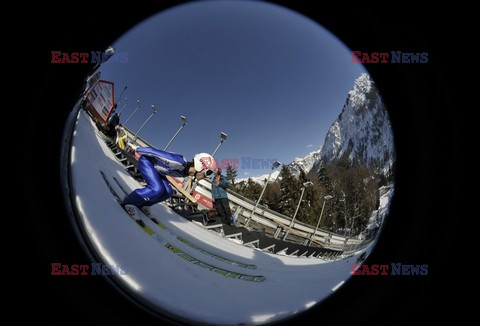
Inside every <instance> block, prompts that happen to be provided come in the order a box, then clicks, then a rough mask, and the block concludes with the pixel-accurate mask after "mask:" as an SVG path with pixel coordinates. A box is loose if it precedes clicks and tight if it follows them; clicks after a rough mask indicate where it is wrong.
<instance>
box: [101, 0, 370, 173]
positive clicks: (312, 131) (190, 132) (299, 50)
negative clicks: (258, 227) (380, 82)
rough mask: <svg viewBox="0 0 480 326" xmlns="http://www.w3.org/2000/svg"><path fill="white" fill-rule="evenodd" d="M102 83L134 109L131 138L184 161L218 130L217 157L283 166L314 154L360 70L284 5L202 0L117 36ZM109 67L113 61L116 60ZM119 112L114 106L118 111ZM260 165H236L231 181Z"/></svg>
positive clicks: (211, 143) (208, 144)
mask: <svg viewBox="0 0 480 326" xmlns="http://www.w3.org/2000/svg"><path fill="white" fill-rule="evenodd" d="M113 47H114V48H115V50H116V54H115V56H117V57H118V59H120V58H121V57H122V56H123V57H124V58H126V59H127V60H126V62H124V63H121V62H118V61H120V60H113V58H112V59H110V60H112V62H108V63H106V64H103V66H102V68H101V71H102V76H101V78H102V79H104V80H109V81H112V82H114V83H115V92H116V96H118V95H120V92H121V91H122V90H123V89H124V87H125V86H127V87H128V88H127V90H126V92H125V93H124V95H123V96H122V98H125V97H127V98H128V100H129V103H130V104H129V105H128V106H127V107H126V109H125V110H124V112H123V113H122V118H123V119H124V120H125V119H126V118H127V117H128V116H129V115H130V113H131V112H133V109H134V106H135V102H136V100H137V99H139V100H140V101H141V103H142V107H141V109H140V110H139V111H138V112H137V113H136V114H135V115H134V116H133V117H132V119H131V120H130V121H129V122H128V124H127V127H129V128H130V129H131V130H133V131H136V130H137V129H138V128H139V127H140V126H141V125H142V123H143V121H144V120H145V119H146V118H147V117H148V116H149V115H150V112H151V111H150V106H151V105H152V104H154V105H155V106H156V107H157V109H158V112H157V114H156V115H155V116H154V117H153V118H152V119H151V120H150V121H149V123H148V124H147V125H146V126H145V127H144V128H143V129H142V131H141V132H140V136H141V137H142V138H144V139H146V140H147V141H148V142H150V143H152V144H153V145H155V146H156V147H158V148H160V149H163V147H164V146H165V145H166V144H167V142H168V141H169V139H170V138H171V137H172V135H173V134H174V132H175V131H176V130H177V129H178V127H179V126H180V124H181V121H180V115H184V116H186V117H187V119H188V124H187V126H186V127H185V128H183V130H182V131H181V132H180V134H179V135H178V136H177V138H176V139H175V141H174V142H173V143H172V145H171V146H170V147H169V150H171V151H173V152H177V153H180V154H183V155H185V157H186V159H187V160H191V158H192V157H193V155H194V154H195V153H199V152H210V153H211V152H213V150H214V149H215V148H216V146H217V145H218V143H219V135H220V132H221V131H223V132H225V133H227V134H228V140H227V141H226V142H225V143H224V144H223V145H222V147H221V148H220V149H219V151H218V152H217V154H216V156H215V157H216V158H218V159H224V158H228V159H231V158H237V159H239V162H240V168H241V167H242V164H241V162H242V158H247V157H251V158H252V159H263V160H268V159H278V160H279V161H280V162H282V163H285V164H288V163H290V162H291V161H292V160H293V159H294V158H295V157H302V156H305V155H306V154H308V153H309V152H311V151H313V150H316V149H318V148H319V147H320V146H321V145H322V144H323V141H324V138H325V135H326V133H327V131H328V128H329V127H330V126H331V124H332V122H333V121H334V120H335V119H336V117H337V116H338V114H339V113H340V111H341V109H342V106H343V104H344V102H345V99H346V95H347V92H348V91H349V90H350V89H351V88H352V87H353V82H354V80H355V78H357V77H358V76H360V74H361V73H362V72H366V70H365V68H364V67H363V66H362V65H361V64H358V63H351V52H350V50H349V49H348V48H347V47H345V46H344V45H343V44H342V43H341V42H340V41H339V40H338V39H337V38H336V37H334V36H333V35H332V34H331V33H330V32H328V31H327V30H325V29H324V28H323V27H321V26H320V25H318V24H317V23H315V22H313V21H311V20H309V19H308V18H306V17H304V16H301V15H300V14H297V13H295V12H293V11H291V10H289V9H286V8H283V7H280V6H277V5H272V4H269V3H264V2H258V1H201V2H194V3H189V4H184V5H181V6H177V7H174V8H171V9H169V10H166V11H163V12H161V13H159V14H157V15H154V16H152V17H150V18H149V19H147V20H145V21H144V22H142V23H140V24H139V25H137V26H135V27H134V28H132V29H131V30H130V31H129V32H127V33H126V34H125V35H123V36H122V37H120V38H119V39H118V40H117V41H116V42H115V43H114V44H113ZM115 61H117V62H115ZM122 106H123V103H120V105H119V109H120V108H121V107H122ZM267 172H268V170H265V169H239V176H238V177H246V176H258V175H261V174H265V173H267Z"/></svg>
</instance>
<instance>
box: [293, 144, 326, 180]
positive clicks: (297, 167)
mask: <svg viewBox="0 0 480 326" xmlns="http://www.w3.org/2000/svg"><path fill="white" fill-rule="evenodd" d="M321 150H322V148H321V147H320V148H319V149H317V150H316V151H313V152H311V153H309V154H308V155H306V156H305V157H302V158H300V157H297V158H295V159H294V160H293V162H292V163H290V164H289V168H290V171H291V172H292V174H293V175H294V176H297V177H298V176H299V175H300V171H301V170H303V172H305V173H308V172H310V170H311V169H312V168H313V166H314V165H315V163H316V162H318V161H319V160H320V153H321Z"/></svg>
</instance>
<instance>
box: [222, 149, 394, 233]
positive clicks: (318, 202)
mask: <svg viewBox="0 0 480 326" xmlns="http://www.w3.org/2000/svg"><path fill="white" fill-rule="evenodd" d="M237 174H238V173H237V171H236V170H235V169H233V168H232V167H231V166H229V167H228V168H227V171H226V177H227V178H228V179H229V180H230V181H231V182H232V187H231V190H232V191H234V192H236V193H238V194H240V195H242V196H244V197H246V198H249V199H251V200H253V201H256V200H258V198H259V197H260V194H261V192H262V189H263V185H260V184H258V183H257V182H255V181H253V180H252V179H250V178H249V179H248V180H244V181H241V182H235V179H236V177H237ZM264 181H266V180H264ZM308 181H310V182H311V185H310V186H304V184H305V183H307V182H308ZM390 181H391V180H390V178H389V177H388V176H387V177H386V176H384V175H383V174H381V173H380V172H378V169H377V168H376V167H375V166H366V165H364V164H361V163H360V162H358V161H353V162H352V161H350V160H349V159H348V158H347V157H343V158H341V159H338V160H336V161H333V162H330V163H322V164H321V165H320V167H319V169H318V171H316V172H314V171H313V170H312V171H310V172H309V173H308V174H306V173H305V172H304V171H302V170H300V174H299V175H298V177H297V176H295V175H293V174H292V172H291V170H290V168H289V167H288V166H286V165H284V166H283V167H282V170H281V172H280V175H279V178H277V180H276V181H272V180H270V183H269V184H268V185H267V187H266V189H265V193H264V195H263V197H262V199H261V201H260V204H261V205H264V206H267V207H268V208H270V209H272V210H274V211H276V212H279V213H281V214H284V215H287V216H290V217H293V215H294V214H295V211H296V209H297V206H298V203H299V201H300V196H301V193H302V188H304V193H303V197H302V203H301V204H300V206H299V208H298V212H297V215H296V217H295V220H297V221H301V222H304V223H306V224H309V225H312V226H315V225H316V224H317V222H318V220H319V218H320V215H322V218H321V222H320V226H319V227H320V228H321V229H324V230H329V231H331V232H335V233H337V234H344V235H347V236H350V237H352V236H356V235H358V234H360V233H361V232H362V231H363V230H364V229H365V227H366V226H367V224H368V220H369V218H370V216H371V214H372V212H373V211H375V210H376V209H378V206H379V200H380V194H379V188H380V187H381V186H382V185H385V184H387V183H388V182H390ZM324 203H325V205H324ZM322 207H323V208H324V209H323V214H322Z"/></svg>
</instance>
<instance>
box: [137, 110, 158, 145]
mask: <svg viewBox="0 0 480 326" xmlns="http://www.w3.org/2000/svg"><path fill="white" fill-rule="evenodd" d="M155 113H157V109H156V108H155V106H154V105H152V114H150V116H149V117H148V119H147V120H145V122H144V123H143V125H142V126H141V127H140V129H138V131H137V132H136V133H135V136H134V137H133V141H135V140H137V135H138V133H139V132H140V130H142V128H143V126H145V125H146V124H147V122H148V120H150V118H151V117H153V115H154V114H155Z"/></svg>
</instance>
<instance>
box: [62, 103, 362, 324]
mask: <svg viewBox="0 0 480 326" xmlns="http://www.w3.org/2000/svg"><path fill="white" fill-rule="evenodd" d="M75 128H76V129H75V133H74V136H73V139H72V151H71V157H70V160H71V165H70V172H71V181H72V182H71V183H72V196H73V197H72V198H74V202H75V205H76V211H77V212H78V222H79V225H80V227H81V228H82V229H83V231H84V234H85V240H87V242H88V243H89V244H90V245H91V248H93V250H94V251H95V252H96V256H97V257H99V259H100V260H101V261H99V262H102V263H105V264H110V265H120V266H122V269H125V270H126V271H127V275H114V276H113V277H114V278H115V279H116V281H118V283H119V284H120V285H121V286H122V287H123V288H124V289H126V290H127V291H129V292H130V293H131V294H132V295H133V296H134V297H137V298H141V299H142V301H143V302H146V303H147V304H148V305H149V306H150V307H151V308H153V309H158V310H159V311H167V312H169V313H170V314H173V315H175V316H178V317H181V318H184V319H187V320H190V321H193V322H197V323H198V322H200V323H209V324H218V325H238V324H261V323H266V322H269V323H270V322H275V321H279V320H281V319H283V318H287V317H291V316H293V315H295V314H297V313H299V312H302V311H304V310H306V309H308V308H310V307H312V306H314V305H315V304H317V303H318V302H320V301H322V300H323V299H325V298H326V297H327V296H328V295H330V294H331V293H332V292H333V291H334V290H335V289H336V287H337V286H339V285H341V284H343V283H342V282H344V281H345V280H346V279H348V278H349V277H350V272H351V264H352V263H353V262H356V258H357V257H356V256H352V257H350V258H347V259H343V260H338V261H328V262H326V261H323V260H322V259H316V258H310V259H309V258H302V259H300V258H297V257H290V256H281V255H275V254H270V253H266V252H262V251H260V250H256V249H252V248H249V247H246V246H243V245H241V244H238V243H235V242H234V241H231V240H229V239H226V238H223V237H219V236H218V235H216V234H213V233H212V232H209V231H208V230H206V229H204V228H203V227H201V226H199V225H197V224H195V223H191V222H188V221H187V220H185V219H184V218H182V217H181V216H179V215H177V214H176V213H174V212H173V211H172V210H171V209H170V208H168V207H167V206H166V205H164V204H157V205H154V206H152V209H151V211H152V215H154V216H155V217H156V218H157V219H158V220H159V221H160V222H161V223H163V224H164V225H165V226H166V228H167V229H168V230H170V233H169V232H167V231H166V230H164V229H161V228H160V227H158V225H156V224H154V223H153V222H152V221H151V220H149V219H144V222H145V223H146V224H147V226H148V227H149V228H151V229H152V230H153V231H154V232H155V233H156V234H158V235H159V236H160V237H161V238H163V239H165V240H166V241H167V242H169V243H171V244H173V245H174V246H176V247H177V248H179V249H181V250H183V251H184V252H185V253H187V254H188V255H190V256H191V257H194V258H196V259H198V260H201V261H203V262H206V263H208V264H211V265H214V266H216V267H219V268H223V269H226V270H230V271H234V272H238V273H244V274H250V275H262V276H264V277H265V278H266V279H265V280H264V281H263V282H250V281H244V280H238V279H233V278H227V277H224V276H222V275H220V274H218V273H216V272H214V271H211V270H209V269H207V268H203V267H201V266H199V265H198V264H194V263H192V262H190V261H188V260H186V259H181V258H179V257H178V256H177V255H175V254H172V252H171V251H169V250H167V249H166V248H165V247H164V246H163V245H162V244H161V243H160V242H159V241H157V240H155V239H154V238H153V237H152V236H150V235H148V234H147V233H146V232H144V231H143V230H142V228H140V227H139V226H138V225H137V224H136V223H135V222H134V221H133V220H132V219H131V218H130V217H129V216H128V215H127V214H126V213H125V211H124V210H123V209H122V208H121V207H120V206H119V205H118V203H117V202H116V200H115V199H114V198H113V196H112V195H111V193H110V191H109V190H108V188H107V186H106V184H105V182H104V181H103V179H102V177H101V175H100V173H99V170H102V171H104V173H105V175H106V176H107V178H108V179H109V180H111V179H112V177H116V178H117V179H119V181H120V182H122V183H123V184H124V186H125V187H127V188H128V191H131V190H133V189H135V188H138V187H140V185H139V184H138V182H137V181H136V180H134V179H132V178H131V177H130V175H129V174H128V173H127V172H126V171H125V170H124V168H123V166H122V165H121V164H120V163H118V161H117V160H116V158H115V157H114V155H113V153H112V152H111V151H110V149H108V148H107V146H106V145H105V143H104V142H103V140H102V139H101V138H100V136H99V135H98V134H97V133H96V128H95V126H94V124H93V123H92V122H91V120H90V118H89V117H88V116H87V115H86V114H85V113H84V112H83V111H81V112H80V113H79V115H78V121H77V124H76V126H75ZM277 173H278V172H277ZM272 179H273V178H272ZM112 186H114V188H116V191H118V193H119V194H121V192H120V190H119V188H118V187H117V186H116V185H115V184H112ZM172 234H174V235H177V236H179V237H182V238H184V239H187V240H188V241H190V242H191V243H193V244H194V245H196V246H198V247H200V248H202V249H203V250H207V251H209V252H211V253H214V254H216V255H219V256H222V257H226V258H228V259H231V260H235V261H238V262H242V263H247V264H255V265H256V266H257V269H254V270H250V269H245V268H242V267H240V266H234V265H231V264H228V263H227V262H225V261H220V260H218V259H216V258H215V257H212V256H211V255H206V254H204V253H202V252H201V251H198V250H195V249H194V248H192V247H190V246H188V245H186V244H185V243H183V242H182V241H179V240H178V238H177V237H176V236H174V235H172ZM369 248H371V247H369ZM365 250H370V249H365ZM361 253H363V252H362V251H359V253H358V254H361ZM212 304H214V305H215V306H216V307H218V308H219V309H212ZM219 305H220V306H219Z"/></svg>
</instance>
